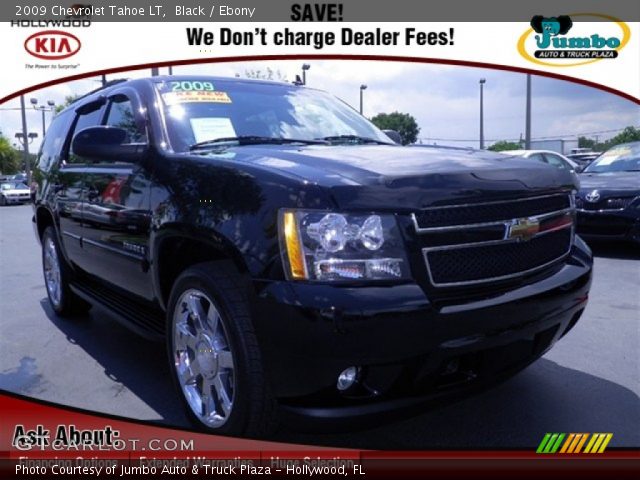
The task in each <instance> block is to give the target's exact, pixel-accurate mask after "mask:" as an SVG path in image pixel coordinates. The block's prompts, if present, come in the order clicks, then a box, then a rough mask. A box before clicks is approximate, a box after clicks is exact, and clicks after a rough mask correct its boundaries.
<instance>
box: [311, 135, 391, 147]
mask: <svg viewBox="0 0 640 480" xmlns="http://www.w3.org/2000/svg"><path fill="white" fill-rule="evenodd" d="M318 140H325V141H327V142H330V143H358V144H365V143H375V144H377V145H395V143H392V142H391V141H388V142H383V141H382V140H377V139H375V138H369V137H362V136H360V135H330V136H328V137H322V139H318Z"/></svg>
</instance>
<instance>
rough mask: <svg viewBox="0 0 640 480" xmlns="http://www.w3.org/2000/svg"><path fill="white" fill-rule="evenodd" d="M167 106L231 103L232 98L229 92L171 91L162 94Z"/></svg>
mask: <svg viewBox="0 0 640 480" xmlns="http://www.w3.org/2000/svg"><path fill="white" fill-rule="evenodd" d="M162 98H163V99H164V101H165V103H166V104H167V105H176V104H180V103H198V102H211V103H231V98H229V95H228V94H227V92H216V91H202V90H200V91H171V92H166V93H163V94H162Z"/></svg>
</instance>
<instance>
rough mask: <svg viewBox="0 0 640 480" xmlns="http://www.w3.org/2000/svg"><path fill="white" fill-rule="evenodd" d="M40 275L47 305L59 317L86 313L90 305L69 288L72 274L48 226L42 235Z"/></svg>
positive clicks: (51, 228) (52, 231)
mask: <svg viewBox="0 0 640 480" xmlns="http://www.w3.org/2000/svg"><path fill="white" fill-rule="evenodd" d="M42 273H43V276H44V284H45V288H46V290H47V296H48V297H49V305H51V308H53V310H54V311H55V312H56V313H57V314H58V315H60V316H61V317H70V316H74V315H79V314H83V313H86V312H87V311H89V309H90V308H91V305H90V304H89V303H87V302H85V301H84V300H82V299H81V298H80V297H78V296H77V295H76V294H75V293H73V292H72V291H71V289H70V288H69V283H70V280H71V278H72V272H71V269H70V268H69V266H68V265H67V263H66V262H65V260H64V257H62V255H61V252H60V243H59V242H58V237H57V235H56V232H55V229H54V228H53V227H52V226H49V227H47V228H46V229H45V231H44V234H43V235H42Z"/></svg>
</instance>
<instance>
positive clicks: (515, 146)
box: [487, 140, 522, 152]
mask: <svg viewBox="0 0 640 480" xmlns="http://www.w3.org/2000/svg"><path fill="white" fill-rule="evenodd" d="M521 148H522V147H521V146H520V144H519V143H515V142H509V141H507V140H500V141H499V142H496V143H494V144H493V145H491V146H490V147H489V148H487V150H491V151H492V152H504V151H505V150H520V149H521Z"/></svg>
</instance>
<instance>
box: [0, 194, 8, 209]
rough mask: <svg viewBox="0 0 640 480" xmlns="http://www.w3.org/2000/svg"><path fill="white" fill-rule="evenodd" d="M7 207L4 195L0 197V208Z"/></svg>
mask: <svg viewBox="0 0 640 480" xmlns="http://www.w3.org/2000/svg"><path fill="white" fill-rule="evenodd" d="M6 205H7V199H6V198H4V195H0V206H1V207H4V206H6Z"/></svg>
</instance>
